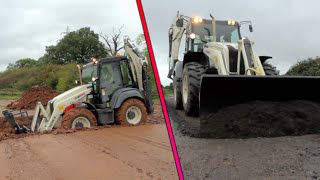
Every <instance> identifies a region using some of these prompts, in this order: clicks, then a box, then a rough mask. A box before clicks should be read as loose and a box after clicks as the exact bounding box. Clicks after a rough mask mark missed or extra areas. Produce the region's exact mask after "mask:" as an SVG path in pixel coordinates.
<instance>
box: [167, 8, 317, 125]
mask: <svg viewBox="0 0 320 180" xmlns="http://www.w3.org/2000/svg"><path fill="white" fill-rule="evenodd" d="M210 17H211V18H210V19H204V18H201V17H188V16H184V15H181V14H180V13H179V12H178V13H177V15H176V16H175V17H174V19H173V21H172V24H171V27H170V29H169V58H168V61H169V73H168V78H170V79H172V80H173V89H174V92H173V96H174V106H175V108H176V109H183V110H184V111H185V113H186V115H188V116H195V117H198V116H200V120H201V119H203V118H205V117H206V116H207V115H208V114H212V113H216V112H218V111H219V110H220V109H222V108H225V107H228V106H232V105H236V104H240V103H247V102H251V101H289V100H310V101H319V100H320V93H319V89H318V88H317V87H318V85H316V84H318V83H320V78H319V77H298V76H284V75H279V71H278V70H277V69H276V68H275V67H274V66H272V65H271V64H269V63H267V60H268V59H270V58H271V57H270V56H258V54H257V53H256V52H255V51H254V49H253V42H252V41H250V40H249V39H248V38H247V37H243V36H242V35H241V32H240V27H243V26H244V25H248V27H249V31H250V32H252V31H253V26H252V23H251V21H241V22H237V21H234V20H216V18H215V17H214V16H212V15H211V14H210ZM184 35H185V40H186V41H185V43H184V44H185V51H184V56H183V59H182V60H179V59H178V55H179V47H180V43H181V41H182V39H183V36H184ZM270 40H273V41H274V39H272V38H270ZM266 111H267V109H266Z"/></svg>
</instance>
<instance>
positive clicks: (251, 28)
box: [249, 24, 253, 32]
mask: <svg viewBox="0 0 320 180" xmlns="http://www.w3.org/2000/svg"><path fill="white" fill-rule="evenodd" d="M249 31H250V32H253V27H252V25H251V24H250V25H249Z"/></svg>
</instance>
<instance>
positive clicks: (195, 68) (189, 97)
mask: <svg viewBox="0 0 320 180" xmlns="http://www.w3.org/2000/svg"><path fill="white" fill-rule="evenodd" d="M204 72H205V70H204V67H203V65H201V64H199V63H196V62H190V63H187V64H185V66H184V69H183V79H182V104H183V109H184V111H185V113H186V114H187V115H188V116H198V115H199V91H200V81H201V75H202V74H203V73H204Z"/></svg>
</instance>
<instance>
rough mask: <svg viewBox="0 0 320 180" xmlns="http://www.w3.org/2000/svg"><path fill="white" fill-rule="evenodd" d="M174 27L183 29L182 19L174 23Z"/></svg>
mask: <svg viewBox="0 0 320 180" xmlns="http://www.w3.org/2000/svg"><path fill="white" fill-rule="evenodd" d="M176 25H177V26H178V27H183V19H178V20H177V22H176Z"/></svg>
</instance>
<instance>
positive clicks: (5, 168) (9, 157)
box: [0, 124, 177, 180]
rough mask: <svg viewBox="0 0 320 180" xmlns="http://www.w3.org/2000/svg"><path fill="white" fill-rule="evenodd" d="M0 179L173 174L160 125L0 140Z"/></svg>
mask: <svg viewBox="0 0 320 180" xmlns="http://www.w3.org/2000/svg"><path fill="white" fill-rule="evenodd" d="M0 179H19V180H20V179H177V173H176V168H175V164H174V160H173V156H172V151H171V147H170V143H169V140H168V136H167V131H166V127H165V125H164V124H162V125H143V126H138V127H119V128H107V129H100V130H97V131H82V132H76V133H71V134H59V135H52V134H45V135H39V136H29V137H26V138H19V139H9V140H4V141H1V142H0Z"/></svg>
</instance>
